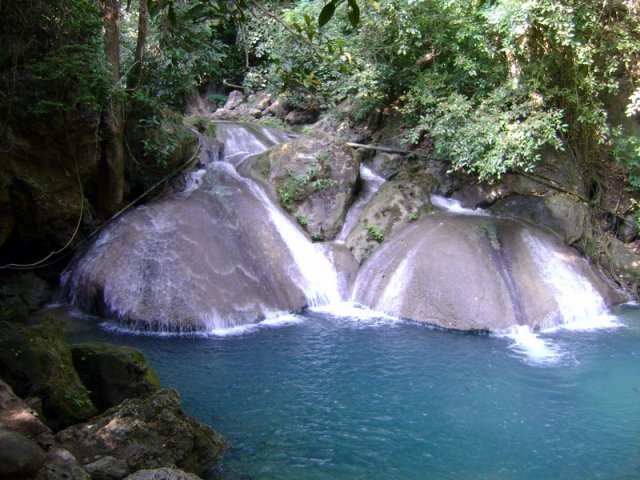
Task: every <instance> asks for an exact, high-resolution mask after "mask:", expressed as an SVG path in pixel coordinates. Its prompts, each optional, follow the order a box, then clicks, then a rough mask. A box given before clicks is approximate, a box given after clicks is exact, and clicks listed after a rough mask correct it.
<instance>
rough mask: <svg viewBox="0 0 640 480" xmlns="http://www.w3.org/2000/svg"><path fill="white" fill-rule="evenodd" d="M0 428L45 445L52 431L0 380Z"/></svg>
mask: <svg viewBox="0 0 640 480" xmlns="http://www.w3.org/2000/svg"><path fill="white" fill-rule="evenodd" d="M0 429H9V430H12V431H14V432H16V433H19V434H21V435H24V436H25V437H27V438H30V439H32V440H36V441H37V442H38V443H39V444H40V445H41V446H43V447H46V446H48V445H50V444H51V443H52V432H51V429H50V428H49V427H47V426H46V425H44V424H43V423H42V421H40V418H39V416H38V413H37V412H36V411H35V410H34V409H33V408H31V407H30V406H29V405H27V404H26V402H24V401H23V400H22V399H21V398H19V397H18V396H17V395H16V394H15V393H13V389H12V388H11V386H10V385H8V384H7V383H5V382H3V381H2V380H0Z"/></svg>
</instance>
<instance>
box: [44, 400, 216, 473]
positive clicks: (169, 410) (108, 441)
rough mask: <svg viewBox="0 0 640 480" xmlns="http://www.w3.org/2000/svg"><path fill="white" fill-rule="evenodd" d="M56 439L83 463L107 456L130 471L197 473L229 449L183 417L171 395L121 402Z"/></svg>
mask: <svg viewBox="0 0 640 480" xmlns="http://www.w3.org/2000/svg"><path fill="white" fill-rule="evenodd" d="M55 439H56V441H57V443H58V445H60V446H62V447H63V448H66V449H68V450H69V451H70V452H71V453H73V455H74V456H75V457H76V458H77V459H78V460H79V461H80V462H81V463H82V464H85V465H86V464H87V463H90V462H93V461H95V459H96V458H100V457H104V456H107V455H109V456H112V457H115V458H119V459H121V460H124V461H125V462H127V466H128V468H129V471H131V472H135V471H138V470H141V469H155V468H164V467H178V468H180V469H183V470H186V471H188V472H195V473H198V474H199V473H202V472H205V471H206V470H208V469H209V468H210V467H211V466H212V465H213V464H215V463H216V462H218V461H220V458H221V456H222V453H223V452H224V450H225V449H226V447H227V443H226V441H225V440H224V438H223V437H222V435H220V434H218V433H216V432H215V431H213V430H212V429H211V428H210V427H208V426H207V425H204V424H202V423H199V422H198V421H196V420H195V419H194V418H192V417H190V416H188V415H186V414H185V412H184V410H183V409H182V406H181V404H180V397H179V396H178V393H177V392H176V391H175V390H160V391H158V392H156V393H154V394H153V395H151V396H149V397H147V398H145V399H139V398H135V399H128V400H125V401H124V402H122V403H121V404H120V405H118V406H117V407H114V408H111V409H109V410H107V411H106V412H104V413H103V414H102V415H100V416H98V417H95V418H92V419H91V420H90V421H89V422H87V423H86V424H80V425H73V426H71V427H69V428H67V429H65V430H63V431H61V432H59V433H58V434H56V436H55Z"/></svg>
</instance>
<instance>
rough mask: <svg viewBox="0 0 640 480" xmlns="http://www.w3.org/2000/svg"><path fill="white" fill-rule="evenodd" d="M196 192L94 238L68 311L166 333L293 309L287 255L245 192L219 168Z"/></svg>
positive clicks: (72, 280) (80, 263) (299, 296)
mask: <svg viewBox="0 0 640 480" xmlns="http://www.w3.org/2000/svg"><path fill="white" fill-rule="evenodd" d="M198 182H200V186H199V188H198V189H196V190H194V191H187V192H185V193H183V194H181V195H180V196H179V197H177V198H173V197H169V198H166V199H164V200H160V201H157V202H155V203H152V204H149V205H146V206H144V207H141V208H138V209H136V210H134V211H132V212H130V213H128V214H127V215H125V216H123V217H121V218H120V220H118V221H116V222H115V223H114V224H112V225H111V226H110V227H109V228H108V229H107V230H105V231H103V232H102V233H101V235H100V236H99V237H98V238H97V240H96V241H95V242H94V243H93V244H92V245H91V246H90V248H89V249H88V250H87V251H85V252H84V254H82V255H80V256H79V257H78V258H76V260H75V262H74V264H73V266H72V267H71V271H70V273H69V274H68V280H67V287H68V289H69V292H70V293H71V300H72V301H73V303H74V304H75V305H77V306H79V307H80V308H82V309H84V310H85V311H93V312H96V313H99V314H102V315H105V316H110V317H115V318H119V319H121V320H122V321H123V322H125V323H127V324H131V325H133V326H135V327H136V328H139V329H142V330H145V329H153V330H173V331H177V330H183V331H190V330H202V329H206V328H224V327H228V326H231V324H230V323H229V322H230V321H233V322H235V323H234V324H242V323H252V322H255V321H257V320H259V319H261V318H263V317H264V316H265V315H266V314H267V313H269V312H272V311H295V310H299V309H300V308H302V307H303V306H304V305H305V304H306V300H305V297H304V294H303V292H302V291H301V290H300V288H299V286H298V285H297V283H296V280H297V279H296V276H295V272H293V271H292V270H291V268H292V267H291V265H292V264H293V263H294V262H293V261H292V259H291V255H290V253H289V250H288V249H287V247H286V245H285V243H284V241H283V240H282V237H281V236H280V235H279V234H278V232H277V231H276V230H275V229H274V228H273V225H272V224H271V223H270V220H269V213H268V211H267V210H266V209H265V206H264V204H263V203H262V201H261V200H260V199H259V198H258V197H257V196H256V194H255V192H254V191H252V190H251V188H250V186H249V185H248V184H247V182H246V181H244V180H243V179H242V178H241V177H239V176H238V175H237V174H236V173H235V171H233V168H232V167H231V166H230V165H228V164H225V163H222V162H217V163H216V164H215V165H214V166H213V167H212V168H211V169H210V170H207V171H206V173H205V172H204V171H203V174H202V175H201V177H200V178H199V179H198Z"/></svg>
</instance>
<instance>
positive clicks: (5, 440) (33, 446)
mask: <svg viewBox="0 0 640 480" xmlns="http://www.w3.org/2000/svg"><path fill="white" fill-rule="evenodd" d="M44 461H45V453H44V450H42V448H40V447H39V446H38V444H37V443H35V442H34V441H33V440H29V439H28V438H27V437H25V436H23V435H21V434H19V433H17V432H14V431H12V430H7V429H4V428H0V478H27V477H31V476H32V475H34V474H35V473H36V472H37V471H38V470H40V468H41V467H42V465H43V464H44Z"/></svg>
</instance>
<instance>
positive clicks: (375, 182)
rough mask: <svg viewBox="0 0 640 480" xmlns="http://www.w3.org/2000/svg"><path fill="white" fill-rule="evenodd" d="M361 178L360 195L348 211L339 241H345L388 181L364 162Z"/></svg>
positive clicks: (361, 168) (361, 166)
mask: <svg viewBox="0 0 640 480" xmlns="http://www.w3.org/2000/svg"><path fill="white" fill-rule="evenodd" d="M360 179H361V181H362V190H361V191H360V196H359V197H358V199H357V200H356V201H355V202H354V203H353V205H352V206H351V208H350V209H349V211H348V212H347V217H346V218H345V220H344V225H343V226H342V230H340V233H339V234H338V236H337V237H336V241H338V242H344V241H345V240H346V239H347V237H348V236H349V234H350V233H351V232H352V230H353V229H354V228H355V227H356V225H357V224H358V222H359V221H360V217H361V216H362V212H363V211H364V209H365V207H366V206H367V205H368V204H369V202H370V201H371V199H372V198H373V197H374V195H375V194H376V193H377V192H378V190H379V189H380V187H381V186H382V184H383V183H384V182H385V181H386V180H385V179H384V178H382V177H380V176H378V175H376V174H375V173H374V172H373V171H372V170H371V169H370V168H369V167H367V166H366V165H362V164H360Z"/></svg>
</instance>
